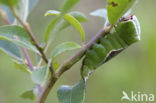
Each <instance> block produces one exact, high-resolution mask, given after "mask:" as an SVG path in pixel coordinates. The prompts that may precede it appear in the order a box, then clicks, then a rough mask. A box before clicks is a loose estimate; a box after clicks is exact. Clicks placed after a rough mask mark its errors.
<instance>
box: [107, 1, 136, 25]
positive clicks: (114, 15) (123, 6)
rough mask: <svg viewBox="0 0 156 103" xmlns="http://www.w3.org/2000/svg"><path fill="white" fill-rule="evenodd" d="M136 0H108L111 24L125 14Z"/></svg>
mask: <svg viewBox="0 0 156 103" xmlns="http://www.w3.org/2000/svg"><path fill="white" fill-rule="evenodd" d="M135 1H136V0H108V4H107V12H108V19H109V22H110V24H111V25H114V24H116V22H117V21H118V20H119V19H120V17H121V16H123V15H124V14H125V13H126V12H127V11H128V10H129V9H130V8H131V7H132V5H133V4H134V3H135Z"/></svg>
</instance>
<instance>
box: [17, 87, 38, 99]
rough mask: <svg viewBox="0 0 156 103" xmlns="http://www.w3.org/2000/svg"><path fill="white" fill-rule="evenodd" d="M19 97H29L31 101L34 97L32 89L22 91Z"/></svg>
mask: <svg viewBox="0 0 156 103" xmlns="http://www.w3.org/2000/svg"><path fill="white" fill-rule="evenodd" d="M20 97H21V98H23V99H29V100H32V101H34V100H35V99H36V97H35V95H34V91H33V90H29V91H26V92H24V93H23V94H22V95H21V96H20Z"/></svg>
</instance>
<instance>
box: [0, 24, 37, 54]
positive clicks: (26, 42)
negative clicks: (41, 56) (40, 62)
mask: <svg viewBox="0 0 156 103" xmlns="http://www.w3.org/2000/svg"><path fill="white" fill-rule="evenodd" d="M0 39H4V40H8V41H10V42H12V43H15V44H17V45H19V46H22V47H24V48H27V49H29V50H32V51H34V52H37V53H38V50H37V49H36V47H35V46H34V45H32V44H31V40H30V38H29V36H28V33H27V32H26V31H25V29H23V28H22V27H20V26H15V25H14V26H2V27H0Z"/></svg>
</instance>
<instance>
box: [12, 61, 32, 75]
mask: <svg viewBox="0 0 156 103" xmlns="http://www.w3.org/2000/svg"><path fill="white" fill-rule="evenodd" d="M14 67H15V68H16V69H19V70H20V71H22V72H25V73H28V74H30V73H31V71H30V69H29V67H28V66H27V65H26V64H24V63H21V62H18V61H14Z"/></svg>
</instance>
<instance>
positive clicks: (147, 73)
mask: <svg viewBox="0 0 156 103" xmlns="http://www.w3.org/2000/svg"><path fill="white" fill-rule="evenodd" d="M62 2H63V0H40V2H39V3H38V4H37V6H36V7H35V8H34V9H33V11H32V12H31V14H30V16H29V19H28V21H29V23H30V24H31V27H32V29H33V32H34V33H35V35H36V37H37V39H38V40H40V41H42V40H43V34H44V31H45V28H46V26H47V25H48V23H49V22H50V21H51V19H52V18H53V17H44V13H45V12H46V11H47V10H49V9H56V10H59V7H60V5H61V4H62ZM155 4H156V0H140V2H139V3H138V4H137V5H136V6H135V8H134V9H133V14H135V15H136V16H137V17H138V19H139V21H140V24H141V31H142V33H141V38H142V40H141V41H140V42H138V43H136V44H134V45H132V46H131V47H129V48H128V49H126V50H125V51H124V52H122V53H121V54H120V55H118V56H117V57H116V58H114V59H112V60H111V61H109V62H108V63H106V64H104V65H102V66H101V67H100V68H99V69H98V70H96V72H94V73H93V75H92V76H91V77H90V79H89V80H88V82H87V92H86V100H85V103H126V101H123V102H121V97H122V91H126V92H127V93H130V92H131V91H134V92H136V93H137V92H141V93H153V94H155V96H156V12H155V11H156V6H155ZM105 6H106V0H81V1H80V2H79V3H78V4H77V5H76V6H75V7H74V8H73V9H72V10H73V11H81V12H83V13H85V14H86V15H87V18H88V22H87V23H84V24H83V27H84V29H85V32H86V36H87V41H89V40H90V39H91V38H92V37H93V36H94V35H95V34H96V33H97V32H98V31H99V30H100V29H101V28H102V27H103V24H104V20H103V19H101V18H98V17H92V16H90V15H89V13H90V12H92V11H94V10H95V9H98V8H105ZM0 25H4V22H3V21H2V19H1V18H0ZM78 38H79V36H78V35H77V33H76V31H75V30H74V29H73V28H72V27H70V28H68V29H66V30H64V31H63V32H60V33H59V34H57V39H55V40H54V41H53V43H52V45H51V46H50V48H51V49H50V50H49V53H50V51H51V50H52V48H54V47H55V46H56V45H57V44H59V43H61V42H64V41H76V42H78V43H80V39H78ZM75 52H76V51H73V52H67V53H65V54H63V55H61V56H59V57H58V60H57V61H58V62H59V63H62V62H63V60H65V59H67V58H68V57H69V56H72V55H73V54H74V53H75ZM31 55H32V56H31V57H32V59H33V60H35V59H34V58H35V57H34V55H33V54H31ZM34 63H35V62H34ZM80 64H81V62H79V63H77V64H76V65H74V66H73V67H72V69H70V70H69V71H67V72H66V73H65V74H64V75H63V76H61V78H60V79H59V81H58V82H57V83H56V85H55V87H54V88H53V90H52V91H51V93H50V95H49V97H48V100H47V102H46V103H58V100H57V88H58V87H59V86H60V85H62V84H68V85H73V84H75V83H76V82H77V81H78V80H79V79H80V75H79V74H80V73H79V69H80ZM33 86H34V85H33V83H32V81H31V79H30V77H29V76H28V75H27V74H25V73H23V72H21V71H19V70H17V69H15V68H14V67H13V63H12V61H11V59H10V58H9V57H8V56H7V55H5V54H3V53H0V103H32V102H31V101H30V100H23V99H21V98H20V97H19V95H20V94H21V93H22V92H24V91H25V90H29V89H31V88H32V87H33ZM153 103H154V102H153Z"/></svg>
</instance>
